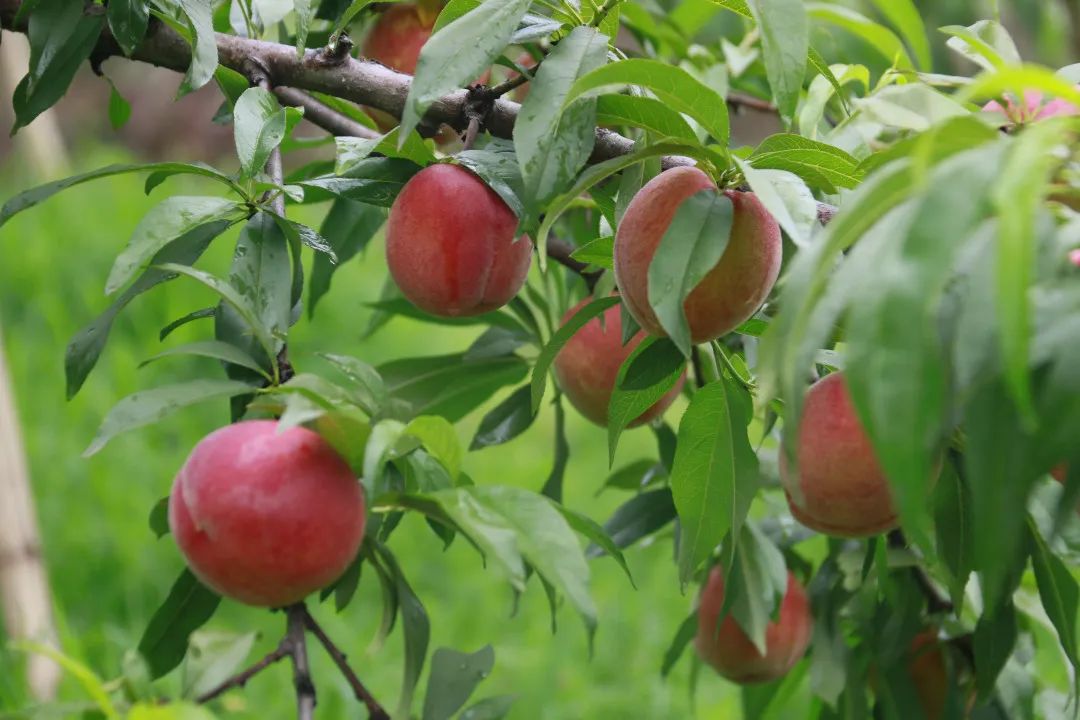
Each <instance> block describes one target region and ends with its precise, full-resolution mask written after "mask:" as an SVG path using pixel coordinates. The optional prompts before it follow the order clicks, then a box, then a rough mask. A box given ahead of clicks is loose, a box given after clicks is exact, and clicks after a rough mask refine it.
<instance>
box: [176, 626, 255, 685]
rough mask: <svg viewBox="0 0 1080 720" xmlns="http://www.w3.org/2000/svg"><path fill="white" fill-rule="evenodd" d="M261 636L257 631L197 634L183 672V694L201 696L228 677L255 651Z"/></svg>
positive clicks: (193, 637) (194, 635)
mask: <svg viewBox="0 0 1080 720" xmlns="http://www.w3.org/2000/svg"><path fill="white" fill-rule="evenodd" d="M257 637H258V633H253V632H251V633H245V634H243V635H236V634H233V633H222V632H196V633H193V634H192V635H191V641H190V643H189V649H188V653H187V657H186V659H185V661H184V668H183V671H182V673H181V678H182V679H181V681H180V687H181V690H180V696H181V697H185V698H197V697H199V696H200V695H202V694H203V693H206V692H209V691H210V690H213V689H214V688H216V687H217V686H218V685H220V684H221V683H222V682H224V681H225V680H226V679H228V678H229V677H230V676H231V675H232V674H233V673H234V672H236V671H237V669H239V667H240V665H241V663H243V662H244V660H245V659H246V658H247V656H248V655H249V654H250V653H251V649H252V648H253V647H254V646H255V639H256V638H257Z"/></svg>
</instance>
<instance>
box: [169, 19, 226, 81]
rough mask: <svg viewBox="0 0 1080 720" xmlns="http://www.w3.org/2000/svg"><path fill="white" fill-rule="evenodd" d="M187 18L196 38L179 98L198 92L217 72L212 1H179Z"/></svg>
mask: <svg viewBox="0 0 1080 720" xmlns="http://www.w3.org/2000/svg"><path fill="white" fill-rule="evenodd" d="M177 2H178V3H179V5H180V9H181V10H182V12H183V13H184V15H186V16H187V20H188V26H189V28H190V30H191V33H192V35H193V36H194V41H193V42H192V47H191V66H190V67H189V68H188V71H187V73H186V74H185V75H184V80H183V82H181V83H180V89H179V91H178V92H177V96H183V95H187V94H188V93H189V92H191V91H193V90H198V89H199V88H201V87H202V86H203V85H205V84H206V83H208V82H210V80H211V79H212V78H213V77H214V71H215V70H217V65H218V52H217V35H216V34H215V33H214V18H213V9H212V8H211V2H210V0H177Z"/></svg>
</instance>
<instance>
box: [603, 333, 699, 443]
mask: <svg viewBox="0 0 1080 720" xmlns="http://www.w3.org/2000/svg"><path fill="white" fill-rule="evenodd" d="M685 365H686V358H684V357H683V355H682V353H681V352H679V348H677V347H676V346H675V344H674V343H673V342H671V341H670V340H668V339H667V338H654V337H649V338H646V339H645V340H644V341H642V342H641V344H639V345H638V346H637V347H636V348H634V352H632V353H630V355H629V357H627V358H626V360H625V361H624V362H623V364H622V366H621V367H620V368H619V375H618V378H617V379H616V381H615V390H614V392H613V393H612V394H611V403H610V404H609V405H608V463H609V464H610V463H611V462H613V461H614V460H615V449H616V448H617V447H618V445H619V436H620V435H622V431H623V430H624V429H626V426H627V425H629V424H630V423H631V422H633V421H634V420H636V419H637V418H638V417H640V416H641V414H642V413H643V412H645V411H646V410H648V409H649V408H650V407H652V406H653V405H654V404H655V403H656V402H657V401H658V400H659V399H660V398H661V397H663V396H664V395H666V394H667V392H668V391H669V390H671V388H673V387H675V383H676V382H678V380H679V377H680V376H681V375H682V373H683V369H684V367H685Z"/></svg>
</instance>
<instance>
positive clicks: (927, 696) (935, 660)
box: [908, 630, 949, 720]
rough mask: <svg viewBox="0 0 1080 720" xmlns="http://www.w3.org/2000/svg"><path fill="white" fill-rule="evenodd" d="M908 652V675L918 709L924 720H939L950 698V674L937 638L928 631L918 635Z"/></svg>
mask: <svg viewBox="0 0 1080 720" xmlns="http://www.w3.org/2000/svg"><path fill="white" fill-rule="evenodd" d="M910 652H911V661H910V662H909V663H908V675H909V676H910V677H911V682H912V684H913V685H914V686H915V694H916V695H917V696H918V698H919V706H920V707H921V708H922V711H923V715H925V716H926V718H927V720H938V719H939V718H940V717H941V715H942V713H943V712H944V711H945V700H946V698H948V696H949V671H948V669H947V668H946V667H945V653H944V652H943V650H942V647H941V643H940V642H939V641H938V638H937V634H935V633H934V632H933V631H929V630H928V631H926V632H923V633H919V634H918V635H916V636H915V638H914V639H913V640H912V641H911V651H910Z"/></svg>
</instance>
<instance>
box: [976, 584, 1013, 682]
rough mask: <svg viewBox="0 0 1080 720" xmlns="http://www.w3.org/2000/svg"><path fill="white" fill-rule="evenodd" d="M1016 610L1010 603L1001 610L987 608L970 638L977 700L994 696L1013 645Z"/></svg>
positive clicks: (999, 608) (999, 607) (1002, 606)
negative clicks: (999, 677)
mask: <svg viewBox="0 0 1080 720" xmlns="http://www.w3.org/2000/svg"><path fill="white" fill-rule="evenodd" d="M1016 634H1017V626H1016V608H1015V607H1013V604H1012V600H1006V601H1005V602H1004V603H1003V604H1002V605H1001V606H998V607H996V608H987V609H986V610H984V611H983V614H982V617H980V618H979V621H978V622H977V623H975V633H974V636H973V638H972V644H973V647H974V657H975V687H976V688H977V689H978V691H979V699H980V700H985V699H987V698H989V697H991V695H992V694H993V692H994V685H995V682H996V681H997V677H998V675H1000V674H1001V670H1002V668H1004V667H1005V663H1006V662H1008V660H1009V656H1011V655H1012V653H1013V647H1014V646H1015V645H1016Z"/></svg>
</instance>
